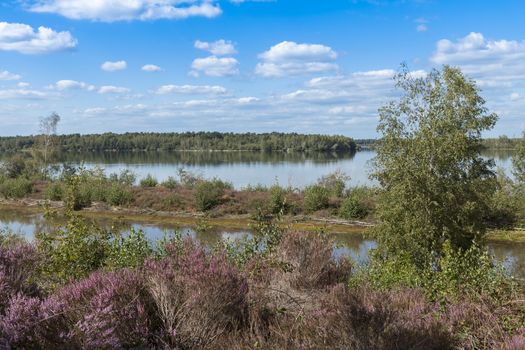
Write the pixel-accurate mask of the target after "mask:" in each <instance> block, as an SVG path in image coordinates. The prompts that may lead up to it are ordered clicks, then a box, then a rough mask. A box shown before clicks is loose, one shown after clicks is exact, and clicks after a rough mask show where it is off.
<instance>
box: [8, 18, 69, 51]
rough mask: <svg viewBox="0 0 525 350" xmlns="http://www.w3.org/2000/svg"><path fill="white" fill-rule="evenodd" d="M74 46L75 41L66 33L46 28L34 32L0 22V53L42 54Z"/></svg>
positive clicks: (16, 25) (25, 27) (19, 25)
mask: <svg viewBox="0 0 525 350" xmlns="http://www.w3.org/2000/svg"><path fill="white" fill-rule="evenodd" d="M76 46H77V40H76V39H75V38H73V36H72V35H71V33H69V32H68V31H63V32H57V31H54V30H53V29H51V28H47V27H38V29H37V30H35V29H33V27H31V26H29V25H27V24H23V23H8V22H0V51H15V52H19V53H23V54H43V53H49V52H53V51H62V50H68V49H73V48H75V47H76Z"/></svg>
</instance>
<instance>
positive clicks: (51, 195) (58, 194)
mask: <svg viewBox="0 0 525 350" xmlns="http://www.w3.org/2000/svg"><path fill="white" fill-rule="evenodd" d="M45 196H46V198H47V199H49V200H52V201H60V200H62V199H64V197H65V189H64V185H63V184H62V183H60V182H53V183H50V184H49V186H47V188H46V194H45Z"/></svg>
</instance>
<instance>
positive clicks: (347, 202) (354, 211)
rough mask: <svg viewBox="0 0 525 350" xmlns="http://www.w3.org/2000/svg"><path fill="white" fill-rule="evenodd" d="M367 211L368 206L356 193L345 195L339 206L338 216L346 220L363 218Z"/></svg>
mask: <svg viewBox="0 0 525 350" xmlns="http://www.w3.org/2000/svg"><path fill="white" fill-rule="evenodd" d="M368 212H369V209H368V207H367V206H366V205H365V204H364V203H363V201H362V200H361V198H359V197H358V196H356V195H350V196H349V197H346V198H345V199H344V200H343V203H341V207H340V208H339V216H340V217H342V218H343V219H346V220H352V219H363V218H364V217H366V216H367V215H368Z"/></svg>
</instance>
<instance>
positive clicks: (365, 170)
mask: <svg viewBox="0 0 525 350" xmlns="http://www.w3.org/2000/svg"><path fill="white" fill-rule="evenodd" d="M483 156H484V157H485V158H492V159H494V161H495V163H496V165H497V166H498V167H501V168H503V169H504V170H505V171H506V173H507V174H509V175H510V168H511V156H512V152H509V151H500V152H490V151H486V152H484V154H483ZM374 157H375V152H374V151H360V152H356V153H355V154H336V153H312V154H303V153H285V152H278V153H264V152H247V151H244V152H126V153H121V152H104V153H90V154H83V153H82V154H81V153H70V154H66V155H64V156H63V157H62V159H61V161H62V162H68V163H70V164H73V165H80V164H84V166H86V167H87V168H93V167H95V166H99V167H102V168H104V169H105V171H106V173H108V174H109V173H118V172H120V171H122V170H124V169H129V170H131V171H133V172H134V173H135V174H137V177H138V179H141V178H144V177H146V176H147V175H148V174H151V175H153V176H155V177H156V178H157V179H158V180H160V181H163V180H165V179H167V178H168V176H177V171H178V169H180V168H184V169H186V170H188V171H190V172H193V173H196V174H200V175H202V176H204V177H206V178H213V177H218V178H220V179H222V180H226V181H229V182H231V183H232V184H233V186H234V187H235V188H237V189H240V188H243V187H246V186H248V185H253V186H255V185H258V184H261V185H265V186H271V185H273V184H275V183H276V182H278V183H279V184H280V185H282V186H291V187H293V188H303V187H305V186H307V185H310V184H312V183H314V182H315V181H316V180H317V179H318V178H320V177H321V176H323V175H327V174H329V173H332V172H334V171H337V170H341V171H343V172H344V173H346V174H347V175H349V176H350V178H351V180H350V182H349V184H350V185H373V184H374V183H373V181H371V180H370V179H369V178H368V175H369V173H370V160H372V159H373V158H374Z"/></svg>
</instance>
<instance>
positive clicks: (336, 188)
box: [317, 170, 350, 197]
mask: <svg viewBox="0 0 525 350" xmlns="http://www.w3.org/2000/svg"><path fill="white" fill-rule="evenodd" d="M348 181H350V176H348V175H346V174H345V173H343V172H342V171H340V170H337V171H335V172H333V173H331V174H328V175H325V176H323V177H321V178H320V179H319V180H318V181H317V184H318V185H319V186H322V187H324V188H326V189H327V190H328V191H329V193H330V195H331V196H334V197H342V196H343V193H344V190H345V187H346V183H347V182H348Z"/></svg>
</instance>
